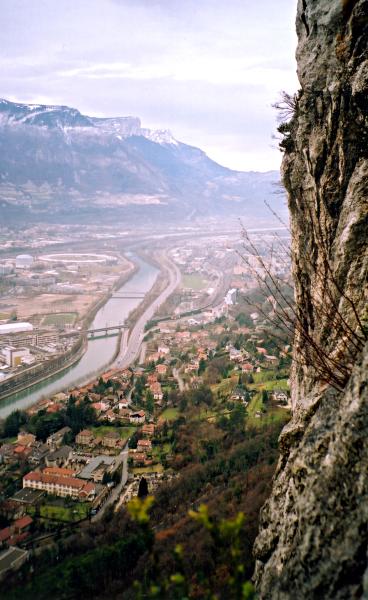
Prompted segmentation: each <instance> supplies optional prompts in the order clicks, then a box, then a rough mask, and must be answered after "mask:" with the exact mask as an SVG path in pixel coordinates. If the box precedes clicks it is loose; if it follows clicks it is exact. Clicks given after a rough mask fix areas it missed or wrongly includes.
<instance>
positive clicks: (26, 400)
mask: <svg viewBox="0 0 368 600" xmlns="http://www.w3.org/2000/svg"><path fill="white" fill-rule="evenodd" d="M134 262H135V263H136V264H137V265H138V267H139V270H138V271H137V272H136V273H134V275H133V276H132V277H131V279H129V281H127V282H126V283H125V284H124V285H122V286H121V287H120V288H119V291H120V292H148V291H149V290H150V289H151V288H152V286H153V284H154V283H155V281H156V278H157V275H158V272H159V271H158V269H157V268H156V267H154V266H152V265H150V264H148V263H147V262H145V261H143V260H142V259H141V258H139V257H137V256H134ZM141 302H142V299H135V298H119V299H113V298H110V299H109V300H108V301H107V302H106V304H104V306H102V308H100V310H99V311H98V312H97V313H96V316H95V318H94V320H93V323H92V324H91V328H92V327H93V328H99V327H105V326H109V325H116V324H117V323H123V322H124V320H125V319H126V318H127V316H128V315H129V313H130V312H131V311H132V310H133V309H134V308H136V307H137V306H138V305H139V304H140V303H141ZM118 339H119V338H118V337H116V336H114V337H105V338H99V339H98V338H97V339H92V340H88V347H87V351H86V352H85V354H84V355H83V356H82V358H81V359H80V360H79V361H78V362H77V363H76V364H74V365H73V366H71V367H69V368H67V369H66V370H64V371H63V372H61V373H58V374H57V375H51V376H50V377H48V378H47V379H45V380H44V381H42V382H40V383H37V384H35V385H33V386H31V387H29V388H27V389H26V390H23V391H22V392H18V393H17V394H13V395H12V396H8V397H7V398H5V399H4V400H1V401H0V418H4V417H6V416H7V415H8V414H9V413H11V412H12V411H13V410H16V409H24V408H27V407H29V406H31V405H32V404H34V403H35V402H37V401H38V400H40V399H41V398H43V397H46V396H52V395H53V394H56V393H57V392H60V391H63V390H67V389H70V388H72V387H75V386H76V385H78V384H80V385H81V384H82V383H84V382H86V381H88V379H89V378H90V379H92V378H93V376H94V375H96V374H98V373H101V372H102V371H103V369H104V367H106V366H107V365H108V364H109V363H110V362H111V361H112V359H113V357H114V354H115V351H116V348H117V341H118Z"/></svg>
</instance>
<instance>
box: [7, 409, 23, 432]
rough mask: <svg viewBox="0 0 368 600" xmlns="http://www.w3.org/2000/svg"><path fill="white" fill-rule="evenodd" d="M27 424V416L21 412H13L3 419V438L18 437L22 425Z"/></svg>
mask: <svg viewBox="0 0 368 600" xmlns="http://www.w3.org/2000/svg"><path fill="white" fill-rule="evenodd" d="M27 422H28V415H27V413H25V412H24V411H22V410H15V411H13V412H12V413H10V415H8V416H7V417H6V419H5V423H4V436H5V437H14V436H16V435H18V433H19V431H20V429H21V428H22V426H23V425H25V424H26V423H27Z"/></svg>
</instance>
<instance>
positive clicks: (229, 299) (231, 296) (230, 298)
mask: <svg viewBox="0 0 368 600" xmlns="http://www.w3.org/2000/svg"><path fill="white" fill-rule="evenodd" d="M237 291H238V290H237V289H236V288H232V289H231V290H229V291H228V293H227V294H226V296H225V304H227V305H228V306H230V305H233V304H236V296H237Z"/></svg>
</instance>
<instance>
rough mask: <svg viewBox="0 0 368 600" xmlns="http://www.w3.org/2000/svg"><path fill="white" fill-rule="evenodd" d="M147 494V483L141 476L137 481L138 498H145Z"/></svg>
mask: <svg viewBox="0 0 368 600" xmlns="http://www.w3.org/2000/svg"><path fill="white" fill-rule="evenodd" d="M147 496H148V483H147V479H146V478H145V477H142V478H141V480H140V482H139V488H138V498H146V497H147Z"/></svg>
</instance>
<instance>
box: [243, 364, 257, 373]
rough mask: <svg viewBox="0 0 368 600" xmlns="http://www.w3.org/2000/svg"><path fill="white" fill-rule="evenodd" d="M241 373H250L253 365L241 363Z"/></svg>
mask: <svg viewBox="0 0 368 600" xmlns="http://www.w3.org/2000/svg"><path fill="white" fill-rule="evenodd" d="M241 369H242V371H243V373H251V372H252V371H253V369H254V367H253V365H251V364H250V363H243V364H242V366H241Z"/></svg>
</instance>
